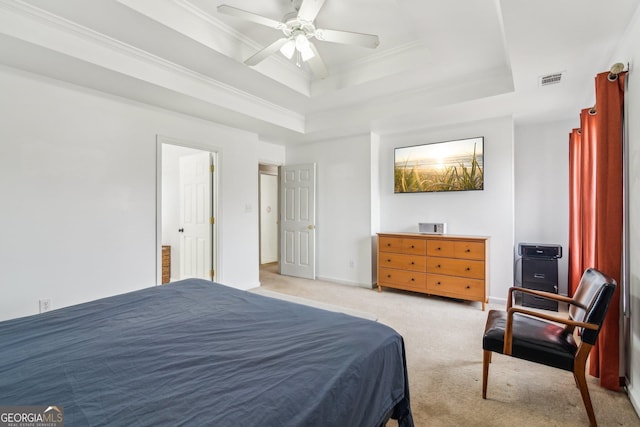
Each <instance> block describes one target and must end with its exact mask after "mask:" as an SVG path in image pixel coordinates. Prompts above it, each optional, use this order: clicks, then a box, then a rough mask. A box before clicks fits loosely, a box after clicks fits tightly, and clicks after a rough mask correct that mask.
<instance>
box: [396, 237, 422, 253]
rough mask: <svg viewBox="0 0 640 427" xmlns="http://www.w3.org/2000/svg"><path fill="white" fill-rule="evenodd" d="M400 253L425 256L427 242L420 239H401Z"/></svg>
mask: <svg viewBox="0 0 640 427" xmlns="http://www.w3.org/2000/svg"><path fill="white" fill-rule="evenodd" d="M402 253H403V254H413V255H425V254H426V253H427V242H426V241H425V240H422V239H402Z"/></svg>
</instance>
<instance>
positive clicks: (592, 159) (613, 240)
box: [569, 72, 626, 390]
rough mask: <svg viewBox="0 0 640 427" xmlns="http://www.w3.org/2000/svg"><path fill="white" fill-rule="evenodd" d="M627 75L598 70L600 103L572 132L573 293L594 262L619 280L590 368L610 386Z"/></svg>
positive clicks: (615, 364)
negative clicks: (615, 76) (611, 75)
mask: <svg viewBox="0 0 640 427" xmlns="http://www.w3.org/2000/svg"><path fill="white" fill-rule="evenodd" d="M625 77H626V73H620V74H619V75H618V77H617V78H616V79H615V80H613V81H612V80H610V79H609V73H608V72H606V73H601V74H598V75H597V76H596V105H595V107H594V108H592V109H585V110H582V112H581V113H580V129H574V130H573V131H572V132H571V134H570V135H569V162H570V164H569V181H570V184H569V185H570V186H569V216H570V217H569V295H570V296H572V295H573V294H574V292H575V290H576V288H577V286H578V282H579V281H580V277H581V276H582V273H583V272H584V270H586V269H587V268H589V267H594V268H596V269H598V270H600V271H602V272H603V273H605V274H608V275H609V276H611V277H613V278H614V279H615V280H616V282H617V283H618V285H619V286H617V288H616V292H615V294H614V297H613V300H612V301H611V305H610V306H609V311H608V313H607V317H606V318H605V322H604V324H603V326H602V329H601V331H600V335H599V337H598V342H597V344H596V345H595V346H594V347H593V349H592V350H591V355H590V361H589V373H590V374H591V375H593V376H595V377H599V378H600V384H601V385H602V386H603V387H606V388H608V389H611V390H618V389H619V387H620V368H619V364H620V362H619V345H620V338H619V322H620V284H621V282H620V278H621V273H622V241H623V240H622V233H623V206H624V205H623V193H622V185H623V180H622V171H623V142H622V135H623V127H622V120H623V115H622V113H623V109H624V80H625Z"/></svg>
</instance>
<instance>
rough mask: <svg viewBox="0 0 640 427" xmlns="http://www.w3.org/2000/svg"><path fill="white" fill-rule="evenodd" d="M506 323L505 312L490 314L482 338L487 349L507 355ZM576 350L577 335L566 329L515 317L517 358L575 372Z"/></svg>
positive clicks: (514, 351)
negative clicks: (505, 340) (504, 349)
mask: <svg viewBox="0 0 640 427" xmlns="http://www.w3.org/2000/svg"><path fill="white" fill-rule="evenodd" d="M506 322H507V313H506V312H505V311H502V310H491V311H489V314H488V316H487V326H486V327H485V330H484V337H483V339H482V348H483V349H484V350H489V351H493V352H496V353H502V352H503V347H504V329H505V325H506ZM576 351H577V345H576V341H575V339H574V338H573V334H571V333H568V332H567V331H565V329H564V327H563V326H558V325H557V324H555V323H550V322H547V321H544V320H540V319H536V318H533V317H530V316H526V315H521V314H518V313H516V314H514V316H513V347H512V351H511V355H512V356H513V357H517V358H519V359H525V360H529V361H532V362H537V363H543V364H545V365H548V366H553V367H554V368H560V369H564V370H566V371H573V361H574V357H575V354H576Z"/></svg>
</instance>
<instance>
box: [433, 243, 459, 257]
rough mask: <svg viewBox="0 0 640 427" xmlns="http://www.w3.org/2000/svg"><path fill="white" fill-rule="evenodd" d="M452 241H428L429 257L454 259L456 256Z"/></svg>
mask: <svg viewBox="0 0 640 427" xmlns="http://www.w3.org/2000/svg"><path fill="white" fill-rule="evenodd" d="M453 243H454V242H453V241H452V240H428V241H427V255H428V256H438V257H452V256H453V254H454V249H453Z"/></svg>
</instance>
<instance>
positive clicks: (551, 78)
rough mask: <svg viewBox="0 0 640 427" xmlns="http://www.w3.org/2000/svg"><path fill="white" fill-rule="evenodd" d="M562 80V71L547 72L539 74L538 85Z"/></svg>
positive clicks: (556, 82) (553, 83) (552, 83)
mask: <svg viewBox="0 0 640 427" xmlns="http://www.w3.org/2000/svg"><path fill="white" fill-rule="evenodd" d="M561 80H562V73H553V74H547V75H546V76H540V78H539V80H538V83H539V84H540V86H549V85H555V84H558V83H560V81H561Z"/></svg>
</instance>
